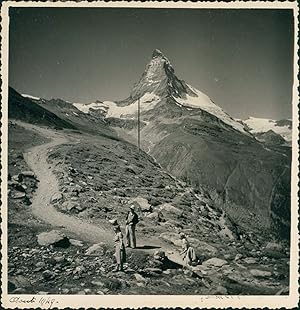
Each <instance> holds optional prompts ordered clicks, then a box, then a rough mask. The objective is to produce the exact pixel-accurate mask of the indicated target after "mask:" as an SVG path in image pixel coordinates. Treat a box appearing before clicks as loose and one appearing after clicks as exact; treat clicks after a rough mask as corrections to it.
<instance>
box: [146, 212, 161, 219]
mask: <svg viewBox="0 0 300 310" xmlns="http://www.w3.org/2000/svg"><path fill="white" fill-rule="evenodd" d="M147 218H149V219H151V220H156V221H159V220H160V218H161V216H160V215H159V213H157V212H153V213H150V214H147Z"/></svg>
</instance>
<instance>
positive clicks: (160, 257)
mask: <svg viewBox="0 0 300 310" xmlns="http://www.w3.org/2000/svg"><path fill="white" fill-rule="evenodd" d="M165 257H166V253H165V252H164V251H155V252H154V254H153V258H154V259H157V260H159V261H160V260H163V259H164V258H165Z"/></svg>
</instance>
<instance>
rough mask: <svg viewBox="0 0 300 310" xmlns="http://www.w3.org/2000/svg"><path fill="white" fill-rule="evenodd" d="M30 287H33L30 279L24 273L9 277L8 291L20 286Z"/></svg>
mask: <svg viewBox="0 0 300 310" xmlns="http://www.w3.org/2000/svg"><path fill="white" fill-rule="evenodd" d="M29 287H31V283H30V281H29V280H28V279H26V278H25V277H24V276H22V275H19V276H15V277H9V279H8V292H12V291H14V290H16V289H19V288H29Z"/></svg>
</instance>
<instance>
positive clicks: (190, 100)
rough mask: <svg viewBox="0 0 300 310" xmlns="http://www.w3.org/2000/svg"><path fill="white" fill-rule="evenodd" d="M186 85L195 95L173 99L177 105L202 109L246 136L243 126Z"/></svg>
mask: <svg viewBox="0 0 300 310" xmlns="http://www.w3.org/2000/svg"><path fill="white" fill-rule="evenodd" d="M186 85H187V86H188V87H189V88H190V90H191V91H192V92H193V93H194V94H195V95H193V96H192V95H189V94H186V98H180V97H173V98H174V100H175V101H176V102H177V103H179V104H181V105H182V106H185V107H190V108H194V109H202V110H204V111H206V112H208V113H210V114H212V115H214V116H216V117H218V118H219V119H220V120H222V121H223V122H224V123H226V124H227V125H230V126H231V127H233V128H234V129H236V130H239V131H241V132H242V133H245V134H248V132H247V131H246V130H245V128H244V126H243V124H241V123H240V122H237V121H236V120H235V119H233V118H232V117H231V116H229V115H228V114H227V113H226V112H224V111H223V110H222V109H221V108H220V107H219V106H217V105H216V104H214V103H213V102H212V100H211V99H210V98H209V97H208V96H207V95H205V94H204V93H202V92H201V91H200V90H198V89H196V88H194V87H192V86H191V85H188V84H186Z"/></svg>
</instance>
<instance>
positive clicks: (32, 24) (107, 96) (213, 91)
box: [9, 8, 294, 119]
mask: <svg viewBox="0 0 300 310" xmlns="http://www.w3.org/2000/svg"><path fill="white" fill-rule="evenodd" d="M293 35H294V34H293V12H292V10H278V9H277V10H261V9H256V10H254V9H253V10H246V9H244V10H229V9H228V10H224V9H222V10H220V9H219V10H217V9H216V10H211V9H190V10H188V9H110V8H106V9H103V8H11V11H10V64H9V66H10V67H9V83H10V85H11V86H12V87H14V88H15V89H16V90H17V91H19V92H21V93H26V94H31V95H35V96H38V97H44V98H63V99H66V100H69V101H72V102H91V101H94V100H96V99H100V100H116V99H124V98H126V97H127V96H128V95H129V93H130V89H131V87H132V85H133V84H134V83H135V82H137V81H138V80H139V78H140V76H141V74H142V72H143V71H144V69H145V66H146V64H147V63H148V61H149V60H150V58H151V54H152V52H153V50H154V49H155V48H159V49H160V50H161V51H162V52H163V53H164V54H165V55H166V56H167V57H168V58H169V60H170V61H171V63H172V65H173V67H174V69H175V72H176V75H177V76H178V77H179V78H180V79H184V80H185V81H186V82H187V83H189V84H191V85H192V86H194V87H196V88H198V89H199V90H201V91H203V92H204V93H206V94H207V95H209V96H210V98H211V99H212V100H213V101H214V102H215V103H216V104H218V105H219V106H221V107H222V108H223V109H224V110H225V111H227V112H228V113H229V114H231V115H232V116H234V117H240V118H247V117H248V116H250V115H251V116H256V117H267V118H275V119H280V118H290V117H291V94H292V84H293Z"/></svg>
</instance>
